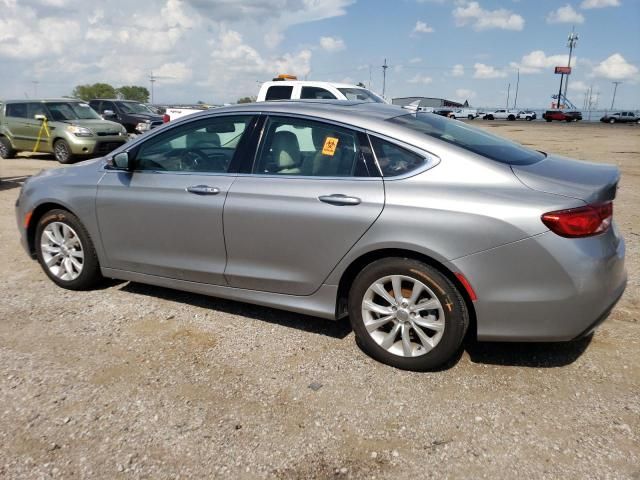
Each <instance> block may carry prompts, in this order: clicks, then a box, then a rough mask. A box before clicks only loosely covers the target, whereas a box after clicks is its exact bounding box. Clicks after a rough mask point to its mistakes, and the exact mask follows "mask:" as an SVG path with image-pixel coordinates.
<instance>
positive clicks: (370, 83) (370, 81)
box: [369, 65, 371, 90]
mask: <svg viewBox="0 0 640 480" xmlns="http://www.w3.org/2000/svg"><path fill="white" fill-rule="evenodd" d="M369 90H371V65H369Z"/></svg>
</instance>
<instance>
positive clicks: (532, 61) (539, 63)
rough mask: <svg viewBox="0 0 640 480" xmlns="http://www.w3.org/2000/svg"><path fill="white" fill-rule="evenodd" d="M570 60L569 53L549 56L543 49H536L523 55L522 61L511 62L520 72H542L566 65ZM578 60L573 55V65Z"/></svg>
mask: <svg viewBox="0 0 640 480" xmlns="http://www.w3.org/2000/svg"><path fill="white" fill-rule="evenodd" d="M568 61H569V55H549V56H547V55H546V54H545V53H544V51H542V50H534V51H533V52H530V53H528V54H526V55H524V56H523V57H522V60H520V62H511V67H513V68H514V69H515V68H519V69H520V73H523V74H527V73H541V72H543V71H546V70H549V72H547V73H550V72H551V69H552V68H553V67H557V66H565V65H566V64H567V62H568ZM577 61H578V58H577V57H573V59H572V65H575V64H576V62H577Z"/></svg>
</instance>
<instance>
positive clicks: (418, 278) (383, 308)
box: [349, 258, 469, 371]
mask: <svg viewBox="0 0 640 480" xmlns="http://www.w3.org/2000/svg"><path fill="white" fill-rule="evenodd" d="M349 318H350V320H351V325H352V327H353V330H354V332H355V334H356V338H357V341H358V344H359V345H360V347H361V348H362V349H363V350H364V351H365V353H367V354H368V355H369V356H371V357H372V358H374V359H376V360H378V361H380V362H382V363H385V364H387V365H391V366H393V367H396V368H400V369H403V370H413V371H426V370H433V369H435V368H437V367H440V366H442V365H443V364H444V363H446V362H447V361H448V360H450V359H451V358H452V357H453V355H454V354H455V353H456V352H457V351H458V349H459V348H460V345H461V343H462V340H463V338H464V335H465V333H466V330H467V326H468V324H469V316H468V313H467V309H466V305H465V303H464V300H463V299H462V297H461V295H460V293H459V292H458V290H457V289H456V287H455V285H454V284H453V283H452V282H451V281H450V280H449V279H448V278H447V277H445V276H444V275H443V274H442V273H440V272H439V271H438V270H436V269H434V268H433V267H430V266H429V265H426V264H424V263H422V262H419V261H417V260H412V259H408V258H387V259H383V260H379V261H377V262H374V263H372V264H370V265H368V266H367V267H365V268H364V269H363V270H362V272H360V274H359V275H358V276H357V277H356V279H355V281H354V283H353V285H352V287H351V291H350V293H349Z"/></svg>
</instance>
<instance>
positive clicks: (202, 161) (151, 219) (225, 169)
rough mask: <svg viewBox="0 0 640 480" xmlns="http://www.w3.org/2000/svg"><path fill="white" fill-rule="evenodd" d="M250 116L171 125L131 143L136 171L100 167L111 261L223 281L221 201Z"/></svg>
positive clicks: (100, 203)
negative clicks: (146, 137) (142, 139)
mask: <svg viewBox="0 0 640 480" xmlns="http://www.w3.org/2000/svg"><path fill="white" fill-rule="evenodd" d="M253 119H254V117H253V116H251V115H232V116H224V115H219V116H215V117H209V118H205V119H199V120H194V121H191V122H187V123H182V124H179V125H176V126H174V127H173V128H168V129H166V130H164V131H162V132H161V133H160V134H158V135H153V136H151V137H150V138H148V139H147V140H146V141H144V142H142V143H141V144H139V145H138V146H136V147H135V148H134V149H133V150H132V151H131V153H130V154H131V155H132V156H133V157H134V158H135V163H136V167H135V171H133V172H123V171H118V170H105V175H104V176H103V177H102V179H101V180H100V183H99V184H98V193H97V201H96V204H97V215H98V223H99V226H100V234H101V238H102V242H103V245H104V248H105V251H106V254H107V257H108V264H109V265H108V266H109V267H110V268H114V269H118V270H125V271H131V272H136V273H143V274H148V275H156V276H162V277H168V278H176V279H180V280H188V281H192V282H200V283H209V284H215V285H224V284H225V280H224V276H223V273H224V266H225V262H226V250H225V242H224V235H223V224H222V212H223V206H224V203H225V199H226V197H227V194H228V192H229V188H230V187H231V185H232V183H233V181H234V179H235V176H236V173H235V171H236V170H237V168H236V164H237V162H239V161H240V159H241V157H242V155H243V154H244V151H245V150H244V148H245V147H244V146H245V139H246V137H247V133H248V132H249V131H251V128H252V125H253Z"/></svg>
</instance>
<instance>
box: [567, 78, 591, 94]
mask: <svg viewBox="0 0 640 480" xmlns="http://www.w3.org/2000/svg"><path fill="white" fill-rule="evenodd" d="M568 90H569V91H571V92H575V93H584V92H586V91H587V90H589V85H587V84H586V83H584V82H583V81H582V80H576V81H575V82H569V88H568Z"/></svg>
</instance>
